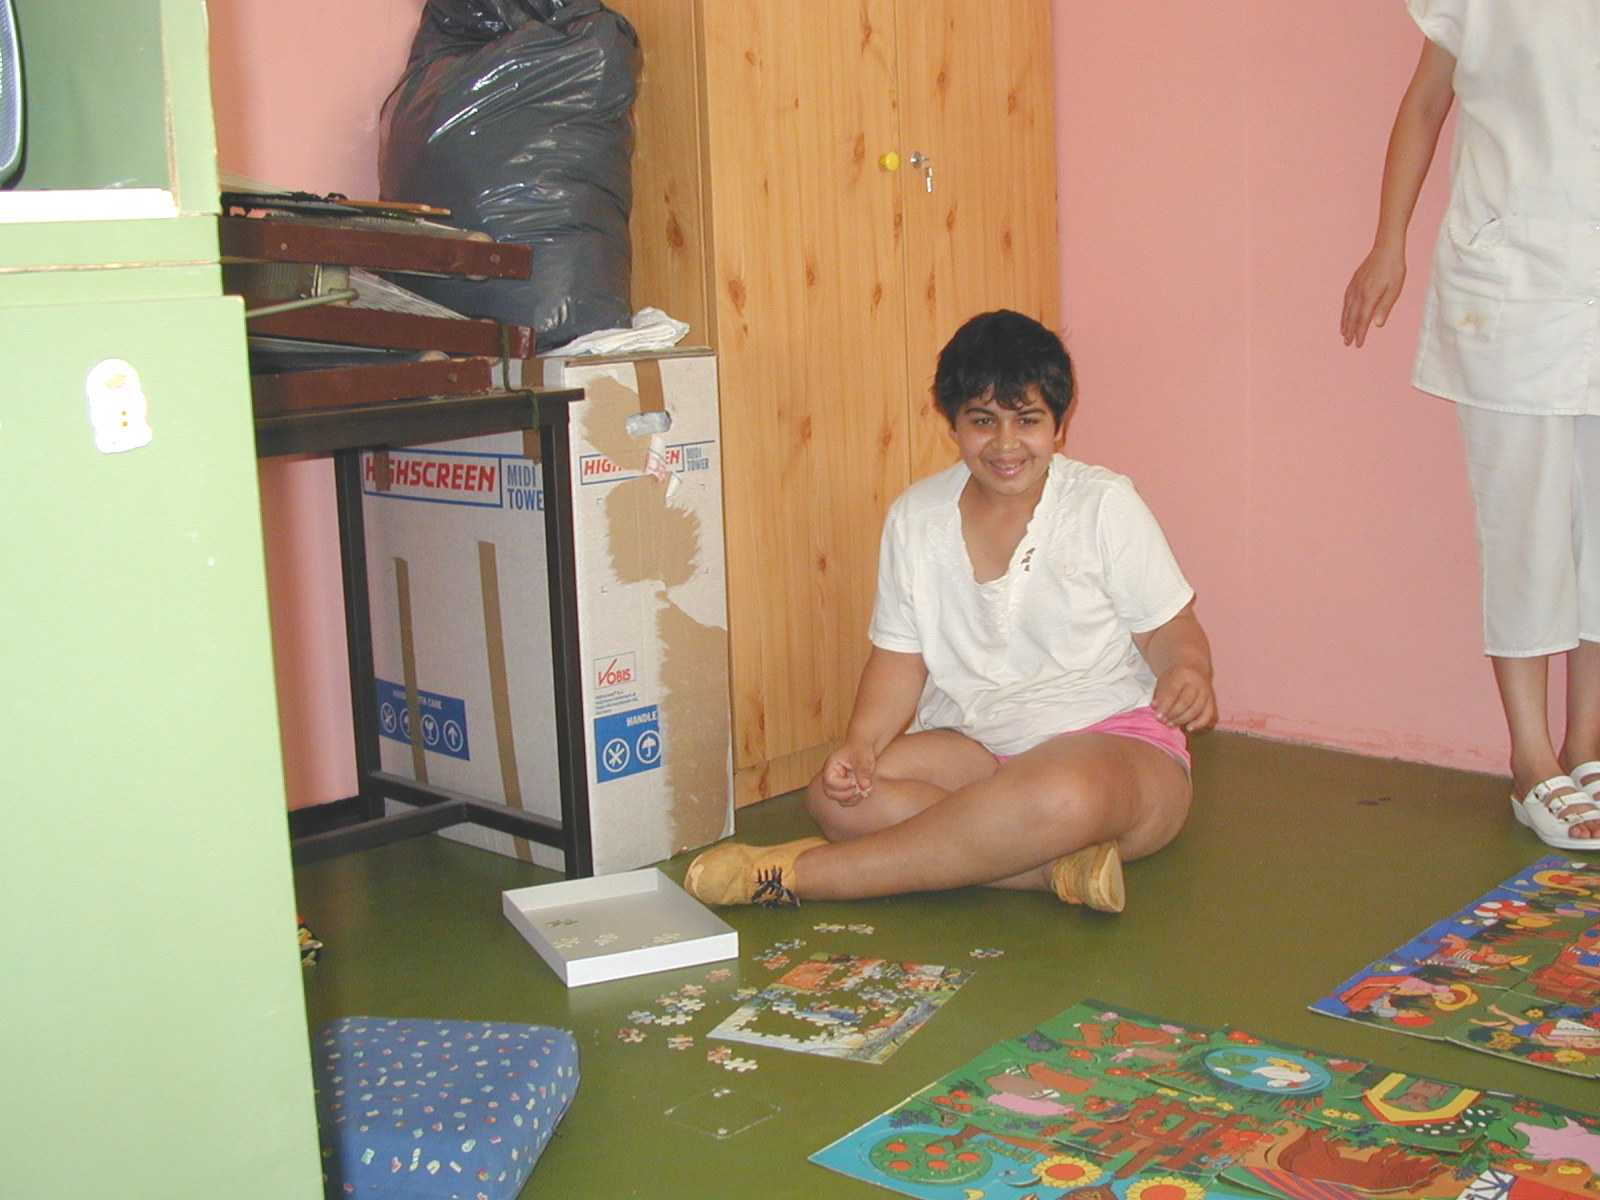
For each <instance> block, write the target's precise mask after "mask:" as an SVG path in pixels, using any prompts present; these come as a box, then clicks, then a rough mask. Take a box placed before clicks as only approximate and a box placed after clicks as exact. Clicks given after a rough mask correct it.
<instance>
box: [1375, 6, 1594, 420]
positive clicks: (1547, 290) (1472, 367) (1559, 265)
mask: <svg viewBox="0 0 1600 1200" xmlns="http://www.w3.org/2000/svg"><path fill="white" fill-rule="evenodd" d="M1407 7H1408V8H1409V9H1410V12H1411V15H1412V17H1413V18H1414V19H1415V20H1416V22H1417V24H1418V25H1419V26H1420V27H1421V29H1422V32H1423V34H1424V35H1425V36H1426V37H1427V38H1428V39H1429V40H1430V41H1432V42H1434V43H1436V44H1437V45H1439V46H1441V47H1443V48H1444V49H1446V50H1448V51H1449V52H1450V53H1451V54H1453V55H1454V56H1455V59H1456V70H1455V77H1454V80H1453V83H1454V87H1455V93H1456V103H1457V105H1458V108H1459V113H1458V118H1457V120H1458V125H1457V129H1456V135H1455V148H1454V153H1453V160H1452V185H1451V194H1450V206H1449V211H1448V214H1447V216H1446V218H1445V221H1444V224H1443V226H1442V227H1441V229H1440V231H1439V240H1438V244H1437V247H1436V249H1435V253H1434V264H1433V280H1432V286H1431V288H1430V289H1429V293H1428V297H1427V305H1426V309H1425V311H1424V317H1423V325H1422V338H1421V343H1420V345H1419V346H1418V349H1417V362H1416V370H1415V373H1414V374H1413V376H1412V382H1413V383H1414V384H1415V385H1416V386H1417V387H1419V388H1421V389H1422V390H1423V391H1426V392H1431V393H1433V394H1434V395H1437V396H1443V397H1445V398H1447V399H1450V400H1456V401H1459V402H1460V403H1462V404H1468V405H1473V406H1476V407H1480V408H1489V409H1497V410H1500V411H1502V412H1518V413H1537V414H1564V415H1582V414H1589V415H1593V414H1600V364H1597V360H1596V349H1597V342H1600V0H1407Z"/></svg>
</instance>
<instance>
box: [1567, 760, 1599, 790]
mask: <svg viewBox="0 0 1600 1200" xmlns="http://www.w3.org/2000/svg"><path fill="white" fill-rule="evenodd" d="M1582 776H1589V777H1597V778H1600V758H1596V759H1590V760H1589V761H1588V762H1581V763H1578V764H1577V765H1576V766H1575V767H1573V768H1572V770H1570V771H1568V772H1567V778H1568V779H1570V780H1572V782H1573V783H1577V784H1578V786H1579V787H1582V786H1583V784H1581V783H1578V779H1579V777H1582Z"/></svg>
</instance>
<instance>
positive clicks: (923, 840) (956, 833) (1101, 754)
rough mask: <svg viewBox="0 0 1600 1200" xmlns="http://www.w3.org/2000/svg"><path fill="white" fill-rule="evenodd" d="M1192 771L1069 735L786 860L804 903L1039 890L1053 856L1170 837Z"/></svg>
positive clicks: (1115, 740)
mask: <svg viewBox="0 0 1600 1200" xmlns="http://www.w3.org/2000/svg"><path fill="white" fill-rule="evenodd" d="M1189 798H1190V787H1189V777H1188V773H1187V772H1185V771H1184V769H1183V767H1182V766H1180V765H1179V764H1178V763H1177V761H1176V760H1174V759H1173V758H1172V757H1171V756H1170V755H1168V754H1167V753H1166V752H1165V751H1162V750H1159V749H1157V748H1156V747H1154V746H1151V745H1149V744H1148V743H1146V742H1141V741H1138V740H1136V739H1133V738H1125V737H1116V736H1113V735H1110V734H1094V733H1084V734H1069V735H1066V736H1064V737H1059V738H1055V739H1053V740H1051V741H1049V742H1046V743H1044V744H1043V745H1040V746H1036V747H1034V748H1033V749H1032V750H1030V751H1028V752H1027V753H1026V754H1021V755H1018V756H1017V757H1016V758H1014V759H1012V760H1011V761H1009V762H1008V763H1006V764H1005V766H1004V767H1002V768H1001V769H999V770H998V771H997V772H995V773H994V774H993V775H991V776H989V777H987V778H983V779H979V780H977V781H976V782H973V783H969V784H967V785H965V786H963V787H959V788H957V789H955V790H954V791H952V792H950V793H949V794H948V795H947V796H945V797H944V798H943V799H942V800H938V801H936V802H934V803H931V804H927V805H925V806H923V807H922V808H921V809H919V810H918V811H916V812H915V813H914V814H912V815H910V816H908V817H906V818H905V819H904V820H902V821H900V822H898V823H895V824H890V825H887V826H884V827H882V828H879V829H876V830H874V831H872V832H867V833H863V834H861V835H860V836H857V837H854V838H852V839H850V840H847V841H840V842H836V843H833V844H830V845H822V846H817V847H815V848H813V849H810V850H807V851H806V852H805V853H803V854H801V855H800V856H799V858H798V859H797V860H796V861H795V863H794V872H793V876H794V879H795V890H796V892H797V893H798V894H799V895H800V896H801V897H802V898H804V899H817V900H851V899H860V898H865V897H869V896H887V895H897V894H900V893H903V892H921V891H934V890H939V889H944V888H955V887H965V886H969V885H972V884H998V885H1000V886H1006V887H1017V888H1022V887H1026V888H1033V889H1038V890H1045V889H1047V888H1048V887H1049V881H1048V867H1049V865H1050V864H1051V863H1053V862H1054V861H1055V860H1056V859H1057V858H1058V857H1060V856H1061V855H1063V854H1069V853H1071V852H1073V851H1075V850H1080V849H1082V848H1083V847H1085V846H1092V845H1097V844H1099V843H1101V842H1115V843H1116V844H1117V848H1118V851H1119V852H1120V854H1121V856H1122V857H1123V858H1124V859H1135V858H1139V857H1141V856H1143V855H1146V854H1151V853H1153V852H1154V851H1156V850H1158V849H1160V848H1161V847H1162V846H1164V845H1166V843H1167V842H1169V841H1171V840H1172V839H1173V838H1174V837H1175V836H1176V835H1177V833H1178V831H1179V829H1181V828H1182V827H1183V822H1184V818H1185V817H1186V816H1187V815H1188V811H1189Z"/></svg>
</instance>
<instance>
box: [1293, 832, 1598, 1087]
mask: <svg viewBox="0 0 1600 1200" xmlns="http://www.w3.org/2000/svg"><path fill="white" fill-rule="evenodd" d="M1311 1009H1312V1011H1313V1012H1319V1013H1325V1014H1327V1015H1328V1016H1331V1017H1342V1018H1344V1019H1345V1020H1347V1021H1360V1022H1362V1023H1363V1024H1367V1025H1377V1026H1379V1027H1381V1028H1384V1029H1391V1030H1393V1031H1395V1032H1396V1033H1409V1034H1413V1035H1415V1036H1417V1037H1425V1038H1435V1039H1438V1040H1440V1041H1446V1042H1453V1043H1455V1044H1457V1045H1461V1046H1467V1047H1469V1048H1471V1049H1473V1050H1482V1051H1484V1052H1485V1053H1488V1054H1498V1055H1501V1056H1502V1057H1505V1058H1513V1059H1516V1060H1517V1061H1518V1062H1525V1063H1531V1064H1533V1065H1534V1066H1539V1067H1546V1068H1548V1069H1550V1070H1553V1071H1566V1072H1568V1073H1570V1074H1573V1075H1584V1076H1589V1077H1591V1078H1593V1077H1600V868H1595V867H1591V866H1590V865H1589V864H1587V863H1583V862H1578V861H1574V860H1572V859H1570V858H1567V857H1564V856H1561V855H1550V856H1548V857H1546V858H1541V859H1540V860H1539V861H1538V862H1536V863H1534V864H1533V865H1532V866H1531V867H1529V868H1528V869H1527V870H1525V871H1522V872H1519V873H1518V874H1516V875H1514V876H1512V877H1511V878H1510V879H1508V880H1506V881H1505V882H1504V883H1502V884H1501V885H1500V886H1499V887H1497V888H1495V889H1494V890H1493V891H1491V892H1489V893H1488V894H1487V895H1485V896H1482V897H1480V898H1478V899H1477V900H1474V901H1473V902H1472V903H1471V904H1469V905H1467V906H1466V907H1465V908H1463V909H1461V910H1460V911H1459V912H1456V913H1453V914H1451V915H1450V916H1448V917H1446V918H1445V919H1444V920H1442V921H1439V922H1438V923H1437V924H1435V925H1433V926H1432V927H1431V928H1429V929H1427V930H1425V931H1424V932H1423V933H1421V934H1419V935H1418V936H1416V937H1414V938H1412V939H1411V941H1409V942H1407V943H1406V944H1405V945H1404V946H1401V947H1400V948H1399V949H1397V950H1395V951H1393V952H1391V953H1390V954H1389V955H1387V956H1386V957H1384V958H1381V959H1379V960H1378V961H1377V962H1375V963H1371V964H1369V965H1368V966H1366V967H1363V968H1362V969H1361V970H1360V971H1358V972H1356V973H1355V974H1354V975H1352V976H1351V977H1350V978H1349V979H1347V980H1345V981H1344V982H1343V983H1342V984H1340V985H1339V986H1338V987H1337V988H1335V989H1334V991H1333V994H1332V995H1330V996H1325V997H1323V998H1322V999H1321V1000H1318V1001H1317V1002H1316V1003H1315V1004H1313V1005H1311Z"/></svg>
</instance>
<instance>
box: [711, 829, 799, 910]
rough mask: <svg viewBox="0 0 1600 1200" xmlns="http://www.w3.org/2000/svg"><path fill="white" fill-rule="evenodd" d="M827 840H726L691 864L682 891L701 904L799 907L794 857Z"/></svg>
mask: <svg viewBox="0 0 1600 1200" xmlns="http://www.w3.org/2000/svg"><path fill="white" fill-rule="evenodd" d="M827 844H828V843H827V839H825V838H819V837H808V838H800V839H799V840H797V841H793V842H783V843H780V844H779V845H776V846H746V845H742V844H741V843H739V842H724V843H723V844H722V845H720V846H713V847H712V848H711V849H709V850H707V851H706V852H705V853H704V854H702V855H700V856H699V857H698V858H696V859H695V860H694V861H693V862H692V863H690V864H689V871H688V873H687V874H686V875H685V876H684V877H683V890H684V891H686V892H688V893H689V894H690V895H691V896H693V897H694V898H695V899H696V900H699V901H700V902H701V903H702V904H760V905H762V906H763V907H765V908H779V907H782V906H789V907H798V906H799V904H800V900H799V897H797V896H796V895H795V894H794V860H795V859H797V858H799V857H800V856H801V855H802V854H804V853H805V852H806V851H807V850H811V849H813V848H815V847H817V846H826V845H827Z"/></svg>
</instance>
